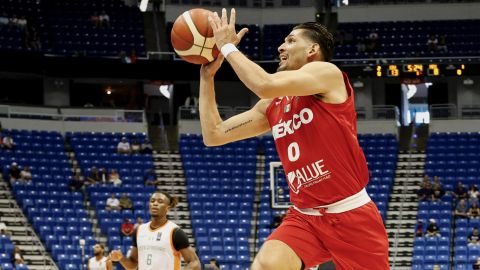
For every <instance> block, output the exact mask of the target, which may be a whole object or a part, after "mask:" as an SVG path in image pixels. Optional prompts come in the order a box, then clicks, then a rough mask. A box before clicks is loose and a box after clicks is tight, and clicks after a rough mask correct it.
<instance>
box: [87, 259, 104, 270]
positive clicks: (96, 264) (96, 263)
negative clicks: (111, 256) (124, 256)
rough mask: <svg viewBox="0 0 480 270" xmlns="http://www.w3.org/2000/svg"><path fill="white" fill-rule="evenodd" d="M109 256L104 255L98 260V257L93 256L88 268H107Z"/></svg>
mask: <svg viewBox="0 0 480 270" xmlns="http://www.w3.org/2000/svg"><path fill="white" fill-rule="evenodd" d="M107 259H108V258H107V257H102V258H101V259H100V260H97V258H96V257H92V258H90V259H89V260H88V270H107Z"/></svg>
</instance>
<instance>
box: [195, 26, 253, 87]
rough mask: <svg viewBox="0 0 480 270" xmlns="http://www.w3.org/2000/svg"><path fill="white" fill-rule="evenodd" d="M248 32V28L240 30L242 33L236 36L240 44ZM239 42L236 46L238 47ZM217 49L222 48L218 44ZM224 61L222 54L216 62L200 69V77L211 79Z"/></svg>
mask: <svg viewBox="0 0 480 270" xmlns="http://www.w3.org/2000/svg"><path fill="white" fill-rule="evenodd" d="M247 32H248V28H243V29H242V30H240V32H238V33H237V34H236V35H237V40H238V42H240V40H241V39H242V38H243V36H245V34H246V33H247ZM238 42H236V43H234V44H235V45H237V44H238ZM217 48H220V47H218V44H217ZM223 60H225V57H224V56H223V55H222V54H221V53H220V54H219V55H218V57H217V58H216V59H215V60H214V61H212V62H210V63H208V64H204V65H202V67H201V68H200V76H203V77H204V78H209V77H210V78H211V77H213V76H215V74H216V73H217V71H218V69H219V68H220V67H221V66H222V63H223Z"/></svg>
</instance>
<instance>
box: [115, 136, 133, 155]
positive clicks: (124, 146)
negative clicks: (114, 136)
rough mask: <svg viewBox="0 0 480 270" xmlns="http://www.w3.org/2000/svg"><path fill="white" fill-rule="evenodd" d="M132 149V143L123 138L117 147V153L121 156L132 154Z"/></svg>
mask: <svg viewBox="0 0 480 270" xmlns="http://www.w3.org/2000/svg"><path fill="white" fill-rule="evenodd" d="M131 151H132V149H131V148H130V143H129V142H128V140H127V138H126V137H122V140H121V141H120V142H119V143H118V145H117V152H118V153H119V154H130V152H131Z"/></svg>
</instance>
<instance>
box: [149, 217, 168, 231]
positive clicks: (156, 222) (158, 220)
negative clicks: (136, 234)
mask: <svg viewBox="0 0 480 270" xmlns="http://www.w3.org/2000/svg"><path fill="white" fill-rule="evenodd" d="M167 221H168V219H167V217H166V216H163V217H152V220H151V222H150V227H151V228H152V229H157V228H159V227H161V226H163V225H165V223H167Z"/></svg>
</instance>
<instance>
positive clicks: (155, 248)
mask: <svg viewBox="0 0 480 270" xmlns="http://www.w3.org/2000/svg"><path fill="white" fill-rule="evenodd" d="M177 203H178V201H177V199H176V198H174V197H172V196H170V195H169V194H168V193H166V192H160V191H156V192H155V193H153V194H152V196H151V197H150V203H149V206H150V216H151V219H150V222H147V223H144V224H141V225H139V226H138V227H137V228H135V232H134V233H133V235H134V237H133V244H132V246H133V247H132V249H131V251H130V256H129V257H128V258H127V257H124V256H123V254H122V252H121V251H120V250H114V251H112V252H111V253H110V258H111V259H112V261H114V262H120V264H122V266H123V267H124V268H125V269H127V270H129V269H138V270H180V257H183V259H184V260H185V262H186V263H187V265H186V266H185V268H184V269H185V270H200V260H199V259H198V257H197V254H195V251H194V250H193V249H192V248H191V247H190V245H189V243H188V237H187V235H186V234H185V232H184V231H182V229H180V227H178V226H177V225H176V224H175V223H173V222H171V221H169V220H168V219H167V213H168V211H169V210H170V209H171V208H173V207H175V206H176V205H177Z"/></svg>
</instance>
